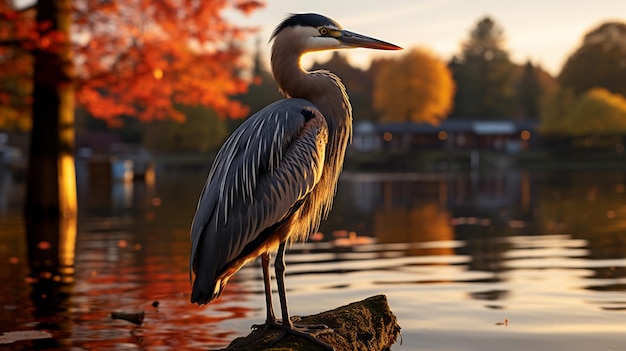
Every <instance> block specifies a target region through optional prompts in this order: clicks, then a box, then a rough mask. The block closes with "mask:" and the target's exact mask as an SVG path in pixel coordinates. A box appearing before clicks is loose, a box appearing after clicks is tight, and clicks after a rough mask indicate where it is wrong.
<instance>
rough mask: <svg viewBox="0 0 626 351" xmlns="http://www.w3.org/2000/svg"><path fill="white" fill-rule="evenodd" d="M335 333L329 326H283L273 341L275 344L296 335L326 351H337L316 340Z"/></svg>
mask: <svg viewBox="0 0 626 351" xmlns="http://www.w3.org/2000/svg"><path fill="white" fill-rule="evenodd" d="M328 333H334V331H333V330H332V329H331V328H329V327H328V326H327V325H323V324H315V325H293V326H291V327H290V326H283V330H282V331H281V332H280V334H278V336H277V337H276V338H275V339H274V340H273V341H272V344H275V343H277V342H279V341H281V340H282V339H283V338H285V337H286V336H287V335H290V334H291V335H295V336H298V337H301V338H305V339H307V340H309V341H310V342H312V343H314V344H316V345H318V346H320V347H322V348H323V349H324V350H328V351H336V350H335V348H334V347H332V346H330V345H328V344H327V343H325V342H323V341H321V340H319V339H317V338H316V336H318V335H322V334H328Z"/></svg>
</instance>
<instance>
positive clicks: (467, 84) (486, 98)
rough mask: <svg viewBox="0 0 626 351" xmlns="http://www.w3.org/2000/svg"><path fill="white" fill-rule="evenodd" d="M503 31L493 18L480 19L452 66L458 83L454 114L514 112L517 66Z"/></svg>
mask: <svg viewBox="0 0 626 351" xmlns="http://www.w3.org/2000/svg"><path fill="white" fill-rule="evenodd" d="M504 41H505V38H504V31H503V29H502V28H501V27H500V26H499V25H498V24H497V23H496V22H495V21H494V20H493V19H491V18H490V17H485V18H483V19H481V20H480V21H478V23H477V24H476V27H475V28H474V29H472V30H471V32H470V37H469V39H468V40H467V41H466V42H465V43H463V50H462V52H461V55H460V56H459V57H454V58H453V59H452V60H451V62H450V64H449V66H450V68H451V69H452V72H453V76H454V80H455V82H456V84H457V88H456V94H455V97H454V111H453V112H452V117H461V118H510V117H513V116H514V115H515V109H516V108H515V105H516V104H515V80H516V76H515V66H514V65H513V63H511V61H510V60H509V54H508V52H507V51H506V50H505V49H504Z"/></svg>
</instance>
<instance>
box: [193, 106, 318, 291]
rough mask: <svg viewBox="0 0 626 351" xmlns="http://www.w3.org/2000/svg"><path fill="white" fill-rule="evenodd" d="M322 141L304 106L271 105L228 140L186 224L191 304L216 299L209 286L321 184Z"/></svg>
mask: <svg viewBox="0 0 626 351" xmlns="http://www.w3.org/2000/svg"><path fill="white" fill-rule="evenodd" d="M327 138H328V127H327V125H326V122H325V119H324V118H323V116H322V115H321V114H320V113H319V111H318V110H317V108H316V107H315V106H314V105H313V104H312V103H310V102H308V101H307V100H302V99H283V100H280V101H278V102H276V103H274V104H271V105H269V106H268V107H266V108H264V109H263V110H261V111H259V112H258V113H256V114H254V115H253V116H251V117H249V118H248V119H247V120H246V121H245V122H244V123H243V124H242V125H241V126H240V127H239V128H238V129H237V130H236V131H235V132H234V133H233V134H232V135H231V136H230V137H229V138H228V140H227V141H226V142H225V143H224V145H223V146H222V149H221V150H220V151H219V153H218V155H217V157H216V159H215V161H214V163H213V167H212V168H211V171H210V173H209V177H208V179H207V182H206V184H205V186H204V189H203V191H202V194H201V196H200V200H199V202H198V207H197V210H196V214H195V217H194V220H193V223H192V228H191V240H192V249H191V268H192V273H195V275H196V279H195V282H194V294H199V295H196V297H198V298H194V296H192V300H194V299H195V300H200V301H201V302H202V300H207V301H209V302H210V300H212V299H213V298H215V297H216V296H214V297H213V298H211V296H212V295H214V292H215V289H216V287H215V281H214V280H215V279H216V278H217V276H218V275H219V274H220V273H221V272H223V271H224V270H225V269H227V268H229V267H228V264H229V263H231V262H233V260H235V259H238V258H240V257H241V255H243V254H246V251H249V250H250V249H251V247H250V246H254V245H256V244H260V242H258V241H259V240H263V238H262V237H260V236H261V235H264V234H263V233H265V234H267V231H268V229H271V228H272V227H274V226H276V225H277V224H278V223H280V222H281V221H282V220H284V219H285V218H286V217H287V216H288V215H289V214H291V213H292V212H293V211H294V210H297V208H296V207H297V206H299V205H300V204H301V203H302V201H303V199H304V198H305V197H306V196H307V194H309V193H310V192H311V190H312V189H313V188H314V187H315V185H316V183H317V182H318V181H319V178H320V176H321V172H322V165H323V162H324V154H325V146H326V142H327ZM264 231H265V232H264ZM217 289H219V287H217ZM200 296H202V297H200Z"/></svg>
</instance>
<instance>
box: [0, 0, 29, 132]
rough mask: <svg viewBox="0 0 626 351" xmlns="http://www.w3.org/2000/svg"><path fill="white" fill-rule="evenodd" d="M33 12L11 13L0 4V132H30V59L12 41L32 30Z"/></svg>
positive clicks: (1, 2)
mask: <svg viewBox="0 0 626 351" xmlns="http://www.w3.org/2000/svg"><path fill="white" fill-rule="evenodd" d="M34 17H35V12H34V11H33V10H26V11H21V12H18V11H14V10H13V9H12V8H11V7H9V6H8V4H7V3H6V2H4V1H0V77H1V79H0V129H5V130H12V129H20V130H27V129H30V118H28V117H29V115H30V99H31V94H32V90H33V84H32V79H31V75H32V74H31V72H32V69H33V60H32V56H31V55H29V54H28V53H27V52H25V51H24V50H23V49H22V48H21V42H20V41H18V40H16V37H17V38H22V37H24V36H26V35H27V33H29V32H31V31H32V28H31V24H32V23H34Z"/></svg>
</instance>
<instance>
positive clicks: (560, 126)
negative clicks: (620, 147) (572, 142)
mask: <svg viewBox="0 0 626 351" xmlns="http://www.w3.org/2000/svg"><path fill="white" fill-rule="evenodd" d="M566 91H568V90H566ZM569 91H570V93H561V94H560V96H558V98H556V99H555V100H554V101H553V102H552V105H551V108H552V110H550V109H549V108H548V109H546V112H552V113H551V114H546V115H544V120H543V121H542V131H543V132H545V133H548V134H555V135H561V136H563V135H565V136H573V137H581V136H622V135H625V134H626V98H624V97H623V96H622V95H620V94H613V93H611V92H610V91H608V90H607V89H604V88H593V89H590V90H588V91H587V92H585V93H584V94H582V95H581V96H580V97H578V98H574V94H573V92H571V90H569Z"/></svg>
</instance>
